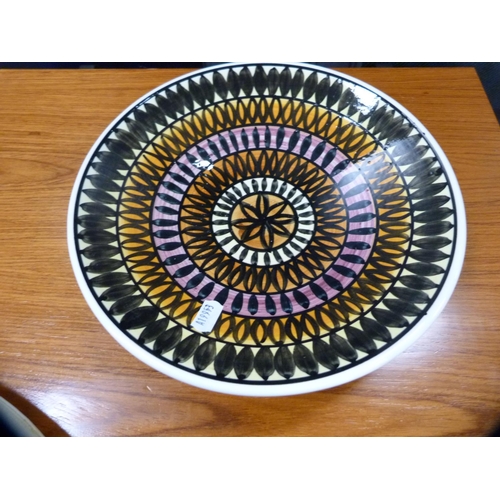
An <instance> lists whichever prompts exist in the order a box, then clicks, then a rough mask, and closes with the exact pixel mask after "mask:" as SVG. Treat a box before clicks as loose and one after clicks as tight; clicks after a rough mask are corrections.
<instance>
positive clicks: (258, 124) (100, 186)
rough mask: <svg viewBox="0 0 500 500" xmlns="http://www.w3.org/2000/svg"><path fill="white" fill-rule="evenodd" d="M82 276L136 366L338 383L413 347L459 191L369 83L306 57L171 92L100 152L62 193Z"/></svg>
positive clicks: (303, 388) (458, 252)
mask: <svg viewBox="0 0 500 500" xmlns="http://www.w3.org/2000/svg"><path fill="white" fill-rule="evenodd" d="M68 238H69V247H70V254H71V260H72V264H73V267H74V271H75V274H76V277H77V280H78V283H79V285H80V287H81V289H82V292H83V295H84V296H85V298H86V300H87V301H88V303H89V305H90V307H91V309H92V310H93V312H94V313H95V315H96V316H97V318H98V319H99V321H100V322H101V323H102V324H103V326H104V327H105V328H106V330H107V331H108V332H109V333H110V334H111V335H112V336H113V337H114V338H115V339H116V340H117V341H118V342H119V343H120V344H121V345H122V346H123V347H124V348H125V349H127V350H128V351H129V352H130V353H131V354H133V355H134V356H136V357H137V358H139V359H140V360H142V361H143V362H144V363H146V364H148V365H150V366H151V367H153V368H155V369H156V370H159V371H160V372H163V373H164V374H166V375H169V376H171V377H173V378H176V379H178V380H180V381H183V382H186V383H188V384H192V385H195V386H198V387H202V388H205V389H210V390H214V391H219V392H224V393H229V394H238V395H251V396H280V395H291V394H298V393H304V392H310V391H317V390H322V389H325V388H330V387H333V386H337V385H339V384H344V383H346V382H349V381H352V380H354V379H356V378H358V377H361V376H363V375H366V374H367V373H369V372H371V371H373V370H374V369H376V368H378V367H380V366H381V365H383V364H384V363H386V362H387V361H389V360H390V359H391V358H393V357H394V356H396V355H397V354H398V353H400V352H401V351H402V350H403V349H405V348H406V347H407V346H409V345H410V344H411V343H412V342H414V341H415V340H416V339H417V338H418V337H419V336H420V335H421V334H422V332H423V331H424V330H425V329H426V328H427V327H428V326H429V325H430V323H431V322H432V320H434V319H435V318H436V316H437V315H438V314H439V313H440V312H441V310H442V309H443V307H444V306H445V304H446V302H447V301H448V299H449V298H450V296H451V293H452V291H453V289H454V287H455V285H456V282H457V280H458V277H459V274H460V270H461V266H462V262H463V258H464V253H465V241H466V225H465V212H464V206H463V201H462V197H461V194H460V189H459V186H458V183H457V180H456V178H455V175H454V173H453V170H452V168H451V166H450V164H449V162H448V161H447V159H446V157H445V155H444V153H443V152H442V150H441V148H440V147H439V145H438V144H437V143H436V141H435V140H434V139H433V138H432V136H431V135H430V134H429V132H428V131H427V130H426V129H425V128H424V127H423V126H422V124H420V123H419V122H418V120H417V119H416V118H415V117H413V116H412V115H411V114H410V113H409V112H408V111H407V110H405V109H404V108H403V107H402V106H400V105H399V104H398V103H396V102H395V101H394V100H392V99H391V98H389V97H388V96H386V95H384V94H383V93H381V92H379V91H377V90H376V89H374V88H373V87H371V86H370V85H367V84H365V83H363V82H361V81H359V80H356V79H354V78H351V77H349V76H346V75H343V74H341V73H337V72H335V71H330V70H327V69H324V68H320V67H315V66H312V65H307V64H268V63H266V64H226V65H220V66H214V67H211V68H209V69H205V70H201V71H196V72H194V73H190V74H187V75H185V76H182V77H180V78H177V79H176V80H173V81H171V82H169V83H167V84H165V85H163V86H161V87H159V88H157V89H155V90H153V91H151V92H150V93H149V94H148V95H146V96H145V97H143V98H141V99H140V100H138V101H137V102H135V103H134V104H132V105H131V106H130V107H129V108H128V109H127V110H125V111H124V112H123V113H122V114H121V115H120V116H119V117H118V118H117V119H116V120H115V121H114V122H113V123H112V124H111V125H110V126H109V127H108V128H107V129H106V130H105V131H104V133H103V134H102V135H101V137H100V138H99V139H98V140H97V142H96V143H95V145H94V146H93V148H92V149H91V151H90V152H89V154H88V155H87V157H86V158H85V161H84V162H83V165H82V167H81V170H80V172H79V175H78V178H77V180H76V183H75V187H74V190H73V193H72V197H71V202H70V210H69V218H68Z"/></svg>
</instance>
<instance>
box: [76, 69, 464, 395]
mask: <svg viewBox="0 0 500 500" xmlns="http://www.w3.org/2000/svg"><path fill="white" fill-rule="evenodd" d="M242 64H247V65H256V64H280V65H293V66H301V67H303V68H306V69H310V70H314V71H318V70H321V71H322V72H325V73H329V74H331V75H333V76H337V77H340V78H342V79H345V80H347V81H351V82H352V83H354V84H356V85H360V86H362V87H364V88H366V89H368V90H371V91H372V92H374V93H375V94H377V95H378V96H379V97H382V98H383V99H385V100H386V101H387V102H389V103H390V104H391V105H392V106H394V108H395V109H397V110H398V111H400V112H401V113H403V114H404V115H405V118H406V119H407V120H408V121H409V122H410V123H411V124H412V125H413V126H414V127H415V128H416V129H417V130H418V131H419V132H420V133H421V134H422V135H423V136H424V137H425V139H426V141H427V142H428V143H429V144H430V145H431V146H432V148H433V149H434V151H435V153H436V155H437V157H438V158H439V160H440V161H441V163H442V165H443V166H444V168H445V170H446V174H447V176H448V181H449V184H450V188H451V191H452V193H453V196H454V202H455V210H456V220H457V226H456V228H455V230H456V241H455V253H454V255H453V256H452V261H451V266H450V268H449V271H448V275H447V276H446V278H445V281H444V283H443V286H442V288H441V290H440V291H439V292H438V293H437V296H436V297H435V299H434V301H433V303H432V305H431V307H430V308H429V309H428V311H427V314H426V315H425V316H423V317H422V318H421V319H420V320H419V321H418V322H417V324H416V325H414V326H413V328H412V329H411V330H409V331H408V332H407V333H406V334H405V335H404V336H403V337H402V338H401V339H399V340H398V341H396V342H395V343H394V344H393V345H391V346H389V347H388V348H386V349H385V350H383V351H382V352H380V353H378V354H376V355H375V356H374V357H373V358H370V359H368V360H366V361H364V362H362V363H361V364H359V365H356V366H353V367H351V368H348V369H346V370H344V371H341V372H339V373H334V374H332V375H329V376H325V377H322V378H318V379H313V380H305V381H297V382H287V383H283V384H273V385H265V384H264V385H245V384H241V383H238V382H233V381H223V380H213V379H210V378H206V377H203V376H199V375H196V374H194V373H190V372H187V371H185V370H183V369H180V368H176V367H175V366H173V365H170V364H169V363H167V362H164V361H161V360H160V359H158V358H157V357H155V356H154V355H153V354H150V353H149V352H147V351H146V350H144V349H143V348H142V347H140V346H139V345H138V344H136V343H135V342H134V341H133V340H131V339H130V338H128V337H127V336H126V335H125V334H124V333H123V332H122V331H121V330H120V329H119V328H118V327H117V326H116V325H115V324H114V323H113V322H112V321H111V320H110V319H109V318H108V316H106V314H105V313H104V312H103V310H102V309H101V306H100V305H99V304H98V303H97V301H96V300H95V299H94V297H93V295H92V293H91V291H90V290H89V288H88V286H87V283H86V281H85V278H84V275H83V272H82V269H81V268H80V263H79V260H78V256H77V252H76V245H75V238H74V215H75V210H76V200H77V196H78V193H79V189H80V183H81V181H82V177H83V175H84V172H85V169H86V167H87V165H88V162H89V161H90V159H91V158H92V156H93V154H94V152H95V151H96V149H97V148H98V147H99V146H100V145H101V142H102V141H103V139H104V138H105V136H106V135H107V134H108V132H109V131H110V130H111V129H113V128H114V127H115V126H116V124H117V123H118V122H119V121H120V120H121V119H122V118H123V117H124V116H126V115H127V114H128V113H129V112H130V111H131V110H132V109H134V108H135V107H136V106H137V105H138V104H140V103H141V102H143V101H144V100H145V99H147V98H148V97H149V96H151V95H153V94H154V93H156V92H158V91H159V90H161V89H162V88H164V87H165V86H166V85H172V84H174V83H176V82H177V81H180V80H183V79H185V78H186V77H187V76H195V75H197V74H200V73H206V72H207V70H213V71H215V70H217V69H222V68H229V67H234V66H241V65H242ZM67 239H68V247H69V254H70V260H71V265H72V267H73V272H74V274H75V276H76V280H77V283H78V285H79V287H80V290H81V292H82V294H83V296H84V298H85V300H86V301H87V304H88V305H89V307H90V309H91V310H92V312H93V313H94V315H95V316H96V317H97V319H98V320H99V322H100V323H101V325H102V326H104V328H105V329H106V330H107V331H108V333H109V334H110V335H111V336H112V337H113V338H114V339H115V340H116V341H117V342H118V343H119V344H120V345H121V346H122V347H123V348H124V349H125V350H127V351H128V352H129V353H130V354H132V355H133V356H134V357H136V358H137V359H139V360H140V361H142V362H143V363H144V364H146V365H148V366H150V367H151V368H154V369H155V370H157V371H159V372H161V373H163V374H164V375H167V376H169V377H171V378H173V379H176V380H178V381H180V382H184V383H186V384H189V385H192V386H195V387H198V388H201V389H206V390H209V391H214V392H219V393H223V394H230V395H235V396H257V397H275V396H293V395H298V394H306V393H310V392H317V391H322V390H325V389H331V388H333V387H337V386H340V385H344V384H347V383H349V382H352V381H354V380H357V379H359V378H361V377H364V376H365V375H368V374H369V373H371V372H373V371H375V370H377V369H378V368H381V367H382V366H383V365H385V364H387V363H388V362H389V361H391V360H392V359H394V358H396V357H397V356H398V355H399V354H401V353H402V352H403V351H405V350H406V349H407V348H408V347H409V346H410V345H412V344H413V343H415V342H416V341H417V339H418V338H420V337H421V336H422V334H423V333H424V332H425V331H426V330H427V329H428V328H429V327H430V326H431V324H432V323H433V322H434V320H435V319H436V318H437V317H438V316H439V315H440V314H441V312H442V311H443V309H444V307H445V306H446V304H447V303H448V301H449V300H450V298H451V296H452V294H453V292H454V290H455V287H456V285H457V282H458V279H459V277H460V273H461V270H462V266H463V262H464V259H465V249H466V241H467V221H466V215H465V206H464V201H463V197H462V193H461V190H460V186H459V184H458V180H457V178H456V175H455V172H454V171H453V168H452V166H451V164H450V162H449V161H448V158H447V157H446V155H445V153H444V151H443V150H442V149H441V147H440V146H439V144H438V143H437V141H436V140H435V139H434V137H433V136H432V134H431V133H430V132H429V131H428V130H427V128H426V127H425V126H424V125H423V124H422V123H421V122H420V121H419V120H418V119H417V118H416V117H415V116H414V115H413V114H412V113H410V112H409V111H408V110H407V109H406V108H405V107H404V106H402V105H401V104H399V103H398V102H397V101H395V100H394V99H393V98H391V97H390V96H388V95H387V94H385V93H384V92H382V91H380V90H378V89H377V88H375V87H373V86H372V85H370V84H368V83H366V82H364V81H362V80H359V79H357V78H354V77H352V76H350V75H347V74H345V73H342V72H340V71H335V70H331V69H328V68H323V67H320V66H316V65H312V64H307V63H277V62H240V63H228V64H219V65H214V66H210V67H209V68H204V69H200V70H196V71H192V72H189V73H186V74H183V75H181V76H179V77H177V78H174V79H172V80H169V81H168V82H165V83H163V84H161V85H159V86H158V87H156V88H154V89H153V90H151V91H150V92H148V93H147V94H145V95H143V96H141V97H140V98H139V99H137V100H136V101H134V102H133V103H132V104H131V105H130V106H129V107H128V108H126V109H125V110H124V111H123V112H122V113H120V115H118V116H117V117H116V118H115V119H114V120H113V121H112V122H111V123H110V124H109V125H108V126H107V127H106V129H105V130H104V131H103V132H102V134H101V135H100V136H99V138H98V139H97V140H96V141H95V142H94V144H93V146H92V148H91V149H90V151H89V152H88V153H87V156H86V157H85V159H84V161H83V163H82V165H81V166H80V169H79V171H78V175H77V178H76V180H75V182H74V185H73V189H72V192H71V196H70V201H69V210H68V218H67Z"/></svg>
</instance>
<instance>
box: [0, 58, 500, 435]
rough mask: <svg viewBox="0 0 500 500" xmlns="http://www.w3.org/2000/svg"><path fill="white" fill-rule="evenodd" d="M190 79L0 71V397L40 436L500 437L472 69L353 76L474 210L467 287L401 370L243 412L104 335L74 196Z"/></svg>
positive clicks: (493, 165) (249, 405) (491, 226)
mask: <svg viewBox="0 0 500 500" xmlns="http://www.w3.org/2000/svg"><path fill="white" fill-rule="evenodd" d="M185 71H186V70H163V69H162V70H43V71H39V70H26V71H25V70H2V71H0V210H1V217H0V239H1V244H0V311H1V312H0V395H1V396H2V397H4V398H5V399H7V400H8V401H10V402H11V403H12V404H14V405H15V406H17V407H18V408H19V409H20V410H21V411H22V412H23V413H25V414H26V415H27V416H28V417H29V418H30V419H31V420H32V421H33V423H34V424H35V425H36V426H37V427H38V428H39V429H40V430H41V431H42V432H43V433H44V434H45V435H46V436H65V435H70V436H374V435H377V436H444V435H453V436H479V435H488V434H490V433H491V432H492V430H493V429H494V428H496V426H497V425H498V424H499V422H500V332H499V326H500V307H499V304H500V286H499V284H500V283H499V271H500V257H499V253H498V252H497V248H496V246H497V245H500V232H499V231H498V230H497V228H496V224H497V217H498V216H499V214H500V194H499V191H498V185H499V184H500V130H499V127H498V123H497V121H496V119H495V116H494V114H493V111H492V109H491V107H490V104H489V102H488V100H487V98H486V95H485V93H484V91H483V89H482V87H481V84H480V82H479V79H478V77H477V75H476V73H475V71H474V70H473V69H471V68H451V69H437V68H433V69H346V70H344V71H345V72H346V73H348V74H350V75H352V76H355V77H357V78H360V79H361V80H364V81H366V82H368V83H370V84H372V85H373V86H375V87H376V88H378V89H380V90H382V91H383V92H385V93H387V94H389V95H390V96H391V97H393V98H394V99H396V100H397V101H398V102H400V103H401V104H402V105H403V106H405V107H406V108H407V109H408V110H409V111H410V112H412V113H413V114H414V115H415V116H417V117H418V118H419V119H420V120H421V121H422V123H423V124H424V125H425V126H426V127H427V128H428V129H429V131H430V132H431V133H432V134H433V135H434V137H435V138H436V140H437V141H438V142H439V144H440V145H441V147H442V148H443V150H444V151H445V153H446V155H447V156H448V158H449V160H450V162H451V164H452V165H453V168H454V170H455V172H456V175H457V177H458V180H459V183H460V185H461V188H462V192H463V196H464V199H465V205H466V210H467V216H468V248H467V255H466V259H465V264H464V268H463V272H462V276H461V278H460V281H459V283H458V286H457V288H456V290H455V293H454V295H453V297H452V299H451V300H450V302H449V303H448V305H447V306H446V308H445V310H444V312H443V313H442V314H441V316H440V317H439V318H438V319H437V320H436V321H435V323H434V324H433V325H432V327H431V328H430V329H429V330H428V331H427V332H426V333H425V334H424V335H423V336H422V337H421V338H420V339H419V340H418V341H417V342H416V343H415V344H414V345H413V346H412V347H411V348H409V349H407V350H406V351H405V352H404V353H403V354H401V355H400V356H399V357H397V358H396V359H394V360H393V361H391V362H390V363H389V364H387V365H386V366H384V367H383V368H381V369H379V370H378V371H376V372H374V373H372V374H370V375H368V376H366V377H364V378H362V379H360V380H357V381H355V382H352V383H350V384H347V385H345V386H342V387H338V388H334V389H330V390H326V391H322V392H319V393H313V394H307V395H301V396H293V397H285V398H262V399H260V398H249V397H234V396H227V395H222V394H216V393H210V392H207V391H204V390H201V389H197V388H194V387H190V386H187V385H184V384H182V383H180V382H177V381H176V380H173V379H170V378H168V377H166V376H164V375H162V374H160V373H157V372H156V371H154V370H153V369H151V368H149V367H148V366H146V365H144V364H143V363H141V362H140V361H138V360H136V359H135V358H134V357H133V356H131V355H130V354H129V353H128V352H126V351H125V350H124V349H123V348H121V347H120V346H119V345H118V344H117V343H116V342H115V341H114V340H113V339H112V337H111V336H110V335H108V334H107V333H106V331H105V330H104V329H103V327H102V326H101V325H100V323H99V322H98V321H97V319H96V318H95V317H94V315H93V314H92V312H91V311H90V309H89V307H88V306H87V304H86V302H85V300H84V298H83V296H82V294H81V293H80V290H79V288H78V286H77V284H76V280H75V278H74V275H73V271H72V269H71V266H70V261H69V256H68V250H67V245H66V214H67V209H68V202H69V196H70V192H71V189H72V186H73V183H74V181H75V177H76V175H77V172H78V169H79V168H80V165H81V163H82V161H83V159H84V158H85V155H86V153H87V152H88V150H89V149H90V148H91V146H92V144H93V143H94V141H95V140H96V139H97V137H98V136H99V135H100V133H101V132H102V131H103V129H104V128H105V127H106V126H107V125H108V124H109V123H110V122H111V121H112V120H113V119H114V118H115V117H116V116H117V115H118V114H119V113H120V112H121V111H122V110H123V109H125V108H126V107H127V106H129V105H130V103H132V102H133V101H135V100H136V99H137V98H139V97H140V96H142V95H143V94H145V93H146V92H148V91H149V90H151V89H153V88H154V87H156V86H158V85H160V84H162V83H163V82H166V81H168V80H170V79H171V78H173V77H175V76H178V75H180V74H182V73H184V72H185Z"/></svg>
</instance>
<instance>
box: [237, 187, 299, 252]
mask: <svg viewBox="0 0 500 500" xmlns="http://www.w3.org/2000/svg"><path fill="white" fill-rule="evenodd" d="M295 225H296V215H295V213H294V211H293V209H292V207H291V205H290V203H288V202H287V201H286V200H284V199H283V198H281V197H279V196H276V195H269V194H267V193H259V194H255V195H251V196H249V197H247V198H245V199H244V200H242V201H240V202H239V203H238V205H237V206H236V208H235V210H234V212H233V217H232V220H231V226H232V228H233V232H234V233H235V235H236V237H237V238H238V239H239V240H240V241H241V242H242V243H244V244H245V245H247V246H250V247H252V248H258V249H262V250H271V249H273V248H276V247H278V246H280V245H281V244H283V243H284V242H285V241H287V240H288V239H289V238H290V237H291V236H292V234H293V232H294V229H295Z"/></svg>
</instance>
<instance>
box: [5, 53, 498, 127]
mask: <svg viewBox="0 0 500 500" xmlns="http://www.w3.org/2000/svg"><path fill="white" fill-rule="evenodd" d="M213 64H219V63H215V62H175V63H170V62H163V63H161V62H160V63H149V62H148V63H143V62H131V63H121V62H120V63H113V62H104V63H103V62H99V63H95V62H86V63H82V62H74V63H51V62H46V63H29V62H28V63H0V68H10V69H15V68H19V69H21V68H27V69H30V68H32V69H38V68H40V69H41V68H43V69H51V68H65V69H75V68H82V69H89V68H97V69H101V68H102V69H106V68H204V67H207V66H210V65H213ZM312 64H317V65H319V66H324V67H328V68H331V67H334V68H410V67H413V68H414V67H460V66H472V67H474V68H476V71H477V74H478V76H479V79H480V80H481V83H482V84H483V87H484V90H485V92H486V95H487V96H488V98H489V100H490V103H491V107H492V108H493V111H494V112H495V114H496V117H497V119H498V121H499V123H500V63H498V62H481V63H473V62H453V63H447V62H437V63H435V62H434V63H423V62H422V63H419V62H416V63H415V62H412V63H394V62H369V63H367V62H314V63H312Z"/></svg>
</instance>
